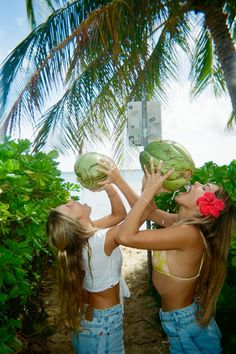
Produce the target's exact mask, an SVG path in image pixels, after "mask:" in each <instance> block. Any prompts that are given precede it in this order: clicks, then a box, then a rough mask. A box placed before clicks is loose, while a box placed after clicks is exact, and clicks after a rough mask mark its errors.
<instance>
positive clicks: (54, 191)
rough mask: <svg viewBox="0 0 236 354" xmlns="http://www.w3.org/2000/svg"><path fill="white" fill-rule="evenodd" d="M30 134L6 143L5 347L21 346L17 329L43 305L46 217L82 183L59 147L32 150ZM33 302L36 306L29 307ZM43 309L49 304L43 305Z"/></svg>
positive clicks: (0, 203) (2, 225) (2, 152)
mask: <svg viewBox="0 0 236 354" xmlns="http://www.w3.org/2000/svg"><path fill="white" fill-rule="evenodd" d="M30 149H31V143H30V142H29V141H28V140H19V141H17V142H16V141H13V140H10V139H8V138H6V139H5V141H4V143H2V144H0V235H1V238H0V353H1V354H4V353H13V352H15V351H16V350H18V349H19V348H20V347H21V345H22V344H21V342H20V341H19V340H18V339H17V336H16V334H17V331H18V330H19V329H20V328H22V324H23V323H24V319H25V317H26V316H29V313H30V312H32V303H33V304H35V306H40V301H38V300H37V299H38V296H37V295H38V291H39V286H40V280H41V275H42V274H43V272H44V270H45V267H46V265H47V260H48V259H49V257H50V250H49V247H48V245H47V240H46V237H45V221H46V218H47V215H48V212H49V210H50V209H51V208H53V207H55V206H57V205H58V204H60V203H63V202H65V201H66V200H67V199H68V197H69V194H70V191H72V190H75V191H77V190H78V188H79V186H77V185H73V184H70V183H65V181H64V180H63V179H62V178H61V177H60V171H59V170H58V169H57V165H58V163H57V162H55V161H54V159H55V158H57V157H58V154H57V152H56V151H51V152H49V153H48V154H44V153H42V152H36V153H32V152H31V150H30ZM29 306H30V309H29ZM38 312H39V313H41V314H43V310H42V309H41V310H39V311H38Z"/></svg>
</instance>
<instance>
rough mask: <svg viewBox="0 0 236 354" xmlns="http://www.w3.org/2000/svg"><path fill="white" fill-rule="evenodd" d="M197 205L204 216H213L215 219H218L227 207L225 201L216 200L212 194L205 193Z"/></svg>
mask: <svg viewBox="0 0 236 354" xmlns="http://www.w3.org/2000/svg"><path fill="white" fill-rule="evenodd" d="M196 203H197V206H198V208H199V211H200V213H201V214H202V215H204V216H208V215H212V216H214V217H215V218H218V216H219V214H220V211H222V210H224V207H225V203H224V202H223V200H221V199H218V198H216V196H215V194H214V193H212V192H205V193H204V194H203V195H202V196H201V197H199V198H198V199H197V200H196Z"/></svg>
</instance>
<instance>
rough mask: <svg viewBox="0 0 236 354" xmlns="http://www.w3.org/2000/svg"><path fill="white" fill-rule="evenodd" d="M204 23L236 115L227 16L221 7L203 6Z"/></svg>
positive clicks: (235, 72) (235, 52) (235, 64)
mask: <svg viewBox="0 0 236 354" xmlns="http://www.w3.org/2000/svg"><path fill="white" fill-rule="evenodd" d="M204 14H205V19H206V25H207V27H208V29H209V31H210V33H211V35H212V38H213V41H214V43H215V46H216V50H217V53H218V57H219V61H220V64H221V68H222V70H223V73H224V78H225V82H226V86H227V89H228V92H229V96H230V99H231V103H232V107H233V111H234V113H235V115H236V49H235V47H234V43H233V40H232V38H231V36H230V33H229V29H228V27H227V24H226V18H227V16H226V15H225V14H224V13H223V12H222V9H219V8H216V7H215V8H214V6H212V7H208V6H206V7H205V8H204Z"/></svg>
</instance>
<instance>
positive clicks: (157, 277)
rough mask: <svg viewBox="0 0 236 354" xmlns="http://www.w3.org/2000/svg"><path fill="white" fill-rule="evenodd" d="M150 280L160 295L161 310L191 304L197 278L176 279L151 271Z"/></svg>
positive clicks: (175, 308) (174, 308)
mask: <svg viewBox="0 0 236 354" xmlns="http://www.w3.org/2000/svg"><path fill="white" fill-rule="evenodd" d="M152 281H153V285H154V287H155V289H156V290H157V292H158V293H159V295H160V296H161V304H162V310H163V311H173V310H178V309H181V308H183V307H186V306H189V305H191V304H192V302H193V299H194V292H195V287H196V281H197V279H191V280H182V279H176V278H171V277H169V276H168V275H165V274H161V273H159V272H156V271H153V272H152Z"/></svg>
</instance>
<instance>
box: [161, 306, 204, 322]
mask: <svg viewBox="0 0 236 354" xmlns="http://www.w3.org/2000/svg"><path fill="white" fill-rule="evenodd" d="M198 309H199V305H198V304H197V303H196V302H193V303H192V304H191V305H189V306H186V307H183V308H182V309H178V310H173V311H162V309H160V312H159V316H160V319H161V320H167V321H168V320H170V321H171V320H173V318H175V319H176V318H179V319H181V318H185V317H189V316H191V315H195V314H196V312H197V311H198Z"/></svg>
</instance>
